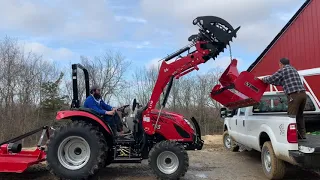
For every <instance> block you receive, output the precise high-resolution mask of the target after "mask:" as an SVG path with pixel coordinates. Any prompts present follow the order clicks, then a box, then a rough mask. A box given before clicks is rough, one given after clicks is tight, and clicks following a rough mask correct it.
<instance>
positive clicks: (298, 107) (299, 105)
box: [262, 58, 307, 139]
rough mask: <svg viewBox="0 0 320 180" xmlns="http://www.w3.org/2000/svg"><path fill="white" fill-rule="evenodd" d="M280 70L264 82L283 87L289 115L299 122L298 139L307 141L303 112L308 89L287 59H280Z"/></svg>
mask: <svg viewBox="0 0 320 180" xmlns="http://www.w3.org/2000/svg"><path fill="white" fill-rule="evenodd" d="M279 67H280V69H279V70H278V71H277V72H275V73H274V74H273V75H272V76H269V77H265V78H262V81H263V82H265V83H267V84H272V85H275V86H282V88H283V91H284V93H285V94H286V95H287V97H288V115H289V116H294V117H295V118H296V121H297V128H298V138H299V139H306V129H305V121H304V118H303V111H304V107H305V105H306V100H307V95H306V92H305V91H306V89H305V88H304V85H303V83H302V81H301V79H300V76H299V74H298V71H297V70H296V69H295V68H294V67H293V66H291V65H290V61H289V59H287V58H282V59H280V62H279Z"/></svg>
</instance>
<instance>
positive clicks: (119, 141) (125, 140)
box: [115, 137, 135, 145]
mask: <svg viewBox="0 0 320 180" xmlns="http://www.w3.org/2000/svg"><path fill="white" fill-rule="evenodd" d="M134 142H135V140H134V139H133V138H131V137H130V138H125V137H116V138H115V144H116V145H130V144H134Z"/></svg>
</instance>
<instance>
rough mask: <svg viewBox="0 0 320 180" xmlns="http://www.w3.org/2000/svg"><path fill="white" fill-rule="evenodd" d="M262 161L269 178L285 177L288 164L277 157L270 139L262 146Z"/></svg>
mask: <svg viewBox="0 0 320 180" xmlns="http://www.w3.org/2000/svg"><path fill="white" fill-rule="evenodd" d="M261 162H262V168H263V172H264V174H265V175H266V176H267V177H268V178H269V179H282V178H283V177H284V175H285V173H286V165H285V163H284V161H282V160H280V159H278V158H277V157H276V155H275V154H274V151H273V148H272V144H271V142H270V141H267V142H265V143H264V144H263V146H262V151H261Z"/></svg>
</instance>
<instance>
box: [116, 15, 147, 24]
mask: <svg viewBox="0 0 320 180" xmlns="http://www.w3.org/2000/svg"><path fill="white" fill-rule="evenodd" d="M114 19H115V20H116V21H126V22H129V23H142V24H146V23H147V20H145V19H143V18H134V17H130V16H115V17H114Z"/></svg>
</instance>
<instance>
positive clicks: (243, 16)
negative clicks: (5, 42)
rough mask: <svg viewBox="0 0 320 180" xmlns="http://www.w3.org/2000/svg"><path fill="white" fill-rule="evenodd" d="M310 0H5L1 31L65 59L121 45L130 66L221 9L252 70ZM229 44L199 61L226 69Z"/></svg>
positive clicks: (236, 52)
mask: <svg viewBox="0 0 320 180" xmlns="http://www.w3.org/2000/svg"><path fill="white" fill-rule="evenodd" d="M303 3H304V0H197V1H195V0H90V1H89V0H64V1H63V0H55V1H49V0H0V22H1V23H2V24H1V26H0V37H1V38H2V37H5V36H10V37H14V38H17V39H18V40H19V43H21V44H22V45H23V46H24V48H25V49H26V50H27V51H30V50H31V51H32V52H35V53H38V54H41V55H42V56H43V58H44V59H45V60H48V61H52V62H54V63H56V64H58V65H59V66H69V65H70V63H77V62H80V56H81V55H84V56H88V57H94V56H99V55H102V54H103V53H104V52H105V51H109V50H112V51H117V52H121V53H122V54H123V55H124V56H125V57H126V60H128V61H131V68H130V69H134V68H136V67H142V66H144V67H147V68H149V67H150V66H152V65H155V64H157V62H158V60H159V59H161V58H163V57H165V56H166V55H167V54H170V53H172V52H174V51H176V50H177V49H180V48H181V47H183V46H185V45H187V44H188V41H187V39H188V37H189V36H190V35H191V34H195V33H197V27H196V26H194V25H193V24H192V21H193V19H195V18H196V17H198V16H207V15H212V16H218V17H221V18H223V19H225V20H227V21H228V22H229V23H230V24H231V25H232V26H233V27H234V28H236V27H238V26H241V28H240V30H239V31H238V34H237V38H236V39H234V40H233V42H232V44H231V49H232V57H233V58H236V59H238V67H239V70H246V69H247V68H248V67H249V65H250V64H251V63H252V62H253V61H254V60H255V59H256V58H257V57H258V56H259V54H260V53H261V52H262V51H263V50H264V48H265V47H266V46H267V45H268V44H269V43H270V42H271V40H272V39H273V38H274V37H275V36H276V34H277V33H278V32H279V31H280V30H281V28H282V27H283V26H284V25H285V24H286V23H287V22H288V20H289V19H290V18H291V17H292V16H293V14H294V13H295V12H296V11H297V10H298V9H299V7H300V6H301V5H302V4H303ZM229 62H230V55H229V50H227V51H225V53H223V54H221V55H220V56H219V57H218V58H217V59H216V60H210V61H208V62H207V63H206V64H203V65H200V66H199V68H200V71H201V72H206V71H208V70H210V69H212V68H216V67H220V68H225V67H226V66H227V65H228V64H229Z"/></svg>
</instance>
